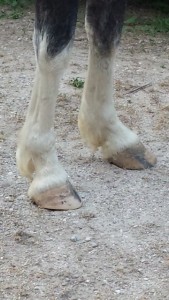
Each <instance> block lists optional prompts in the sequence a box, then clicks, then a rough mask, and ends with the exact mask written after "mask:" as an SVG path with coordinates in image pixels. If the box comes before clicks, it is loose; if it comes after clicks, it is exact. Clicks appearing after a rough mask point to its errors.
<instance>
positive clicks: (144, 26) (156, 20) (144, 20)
mask: <svg viewBox="0 0 169 300" xmlns="http://www.w3.org/2000/svg"><path fill="white" fill-rule="evenodd" d="M125 25H126V28H127V30H129V31H143V32H145V33H147V34H149V35H152V36H155V35H156V34H157V33H169V17H165V16H162V15H161V16H160V15H159V16H154V17H137V16H132V17H129V18H127V20H126V21H125Z"/></svg>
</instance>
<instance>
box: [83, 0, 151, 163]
mask: <svg viewBox="0 0 169 300" xmlns="http://www.w3.org/2000/svg"><path fill="white" fill-rule="evenodd" d="M125 6H126V1H125V0H100V1H97V0H87V10H86V31H87V35H88V40H89V59H88V62H89V66H88V74H87V78H86V82H85V86H84V92H83V97H82V103H81V108H80V113H79V122H78V123H79V129H80V132H81V135H82V137H83V138H84V139H85V140H86V141H87V143H88V144H89V145H90V146H91V147H92V148H94V149H97V148H100V149H101V151H102V153H103V156H104V158H106V159H107V160H108V161H110V162H111V163H113V164H115V165H117V166H119V167H122V168H125V169H144V168H148V167H151V166H153V165H154V164H155V163H156V158H155V156H154V155H153V154H152V153H150V152H149V151H148V150H147V149H146V148H145V147H144V146H143V144H142V143H141V142H140V141H139V138H138V136H137V135H136V134H135V133H134V132H132V131H131V130H130V129H129V128H127V127H126V126H125V125H124V124H123V123H122V122H121V121H120V120H119V118H118V116H117V114H116V110H115V108H114V104H113V101H112V95H113V83H112V79H113V66H114V60H115V52H116V49H117V46H118V43H119V41H120V34H121V30H122V25H123V17H124V12H125Z"/></svg>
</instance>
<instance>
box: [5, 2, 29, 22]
mask: <svg viewBox="0 0 169 300" xmlns="http://www.w3.org/2000/svg"><path fill="white" fill-rule="evenodd" d="M32 3H33V0H0V6H2V8H3V9H1V10H0V18H3V17H6V18H12V19H19V18H20V17H22V16H23V14H24V11H25V10H26V9H27V8H28V7H29V6H30V5H31V4H32Z"/></svg>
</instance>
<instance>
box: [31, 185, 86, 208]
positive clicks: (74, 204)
mask: <svg viewBox="0 0 169 300" xmlns="http://www.w3.org/2000/svg"><path fill="white" fill-rule="evenodd" d="M32 201H33V202H34V203H35V204H37V205H38V206H39V207H40V208H46V209H51V210H71V209H77V208H79V207H81V206H82V202H81V199H80V197H79V195H78V194H77V192H76V191H75V190H74V189H73V187H72V185H71V184H70V182H67V183H66V184H65V185H63V186H61V187H55V188H52V189H49V190H47V191H44V192H42V193H40V194H38V195H36V196H34V197H32Z"/></svg>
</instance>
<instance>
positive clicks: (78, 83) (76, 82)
mask: <svg viewBox="0 0 169 300" xmlns="http://www.w3.org/2000/svg"><path fill="white" fill-rule="evenodd" d="M70 84H71V85H73V86H74V87H75V88H78V89H82V88H83V87H84V80H83V79H81V78H79V77H76V78H73V79H72V80H70Z"/></svg>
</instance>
